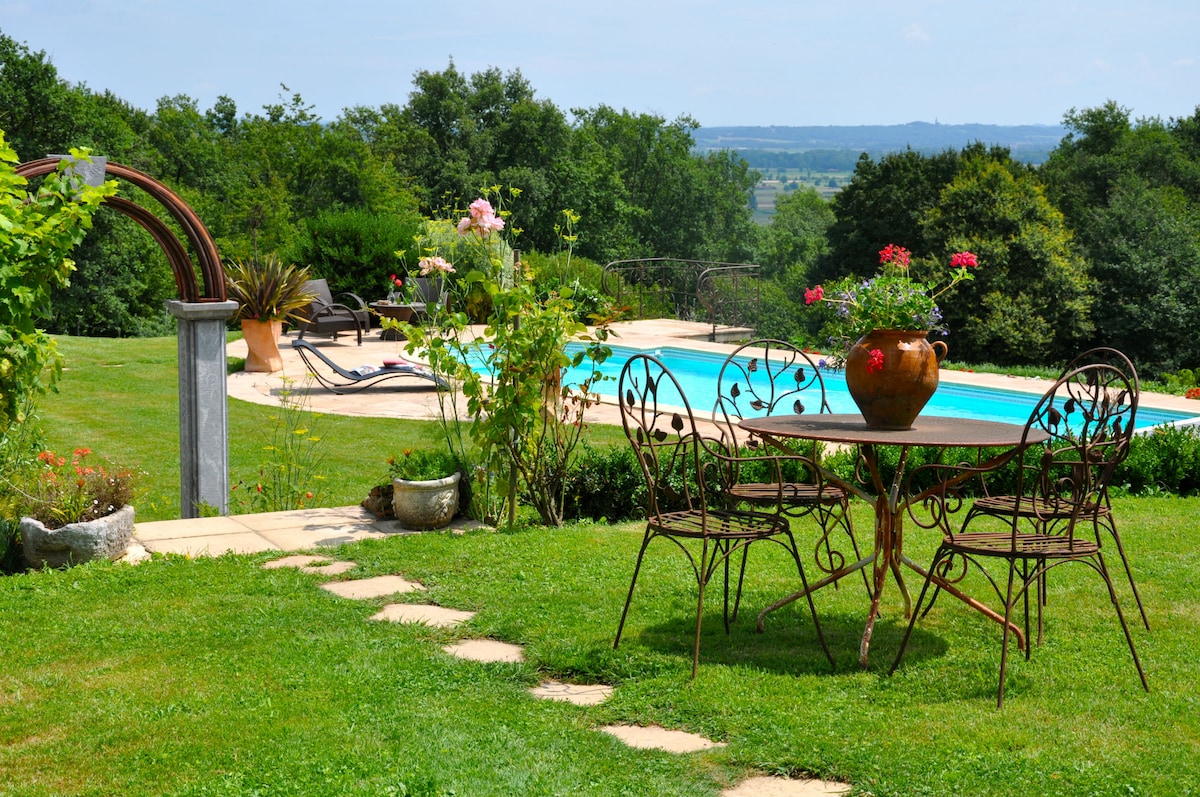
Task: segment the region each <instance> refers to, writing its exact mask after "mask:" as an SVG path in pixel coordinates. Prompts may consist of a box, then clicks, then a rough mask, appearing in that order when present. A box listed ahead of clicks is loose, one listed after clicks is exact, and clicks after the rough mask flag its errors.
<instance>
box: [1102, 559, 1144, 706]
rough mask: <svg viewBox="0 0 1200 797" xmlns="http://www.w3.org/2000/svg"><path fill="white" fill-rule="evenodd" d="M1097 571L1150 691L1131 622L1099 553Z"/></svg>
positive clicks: (1138, 668) (1139, 670) (1136, 664)
mask: <svg viewBox="0 0 1200 797" xmlns="http://www.w3.org/2000/svg"><path fill="white" fill-rule="evenodd" d="M1096 564H1097V571H1098V572H1099V573H1100V577H1101V578H1103V579H1104V585H1105V586H1106V587H1108V597H1109V600H1111V601H1112V605H1113V608H1114V609H1116V610H1117V620H1118V621H1120V623H1121V630H1122V631H1124V632H1125V642H1126V643H1128V645H1129V654H1130V655H1131V656H1133V666H1134V667H1137V671H1138V678H1140V679H1141V680H1142V688H1143V689H1145V690H1146V691H1147V692H1149V691H1150V684H1148V683H1147V682H1146V671H1145V670H1143V669H1142V660H1141V659H1139V658H1138V654H1137V649H1136V648H1135V647H1134V646H1133V635H1132V634H1130V633H1129V623H1127V622H1125V613H1124V612H1122V611H1121V603H1120V601H1118V600H1117V591H1116V590H1115V589H1113V585H1112V578H1111V577H1110V576H1109V574H1108V568H1107V567H1105V566H1104V557H1103V556H1100V555H1099V553H1097V555H1096Z"/></svg>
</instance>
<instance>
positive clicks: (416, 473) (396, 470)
mask: <svg viewBox="0 0 1200 797" xmlns="http://www.w3.org/2000/svg"><path fill="white" fill-rule="evenodd" d="M387 463H388V478H389V479H403V480H404V481H410V482H420V481H430V480H432V479H444V478H445V477H447V476H449V475H451V474H452V473H454V472H455V471H456V470H458V469H459V465H458V459H457V458H456V457H455V456H454V455H453V454H451V453H450V452H448V451H446V450H445V449H429V448H416V449H414V448H406V449H403V450H402V451H401V452H400V453H399V454H398V455H394V456H390V457H388V459H387Z"/></svg>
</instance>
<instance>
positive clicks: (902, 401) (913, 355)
mask: <svg viewBox="0 0 1200 797" xmlns="http://www.w3.org/2000/svg"><path fill="white" fill-rule="evenodd" d="M928 334H929V333H928V332H925V331H923V330H911V329H875V330H872V331H871V332H869V333H867V334H866V335H863V336H862V337H861V338H859V340H858V342H857V343H855V344H854V346H853V347H852V348H851V349H850V353H849V354H848V355H847V356H846V389H847V390H848V391H850V397H851V398H852V399H854V403H855V404H857V405H858V409H859V411H861V412H862V414H863V418H864V419H866V422H867V426H870V427H871V428H873V429H910V428H912V425H913V421H915V420H916V419H917V416H918V415H919V414H920V413H921V410H922V409H923V408H924V407H925V404H926V403H927V402H928V401H929V399H930V398H931V397H932V396H933V393H934V391H936V390H937V386H938V364H939V363H940V362H941V361H942V358H943V357H945V356H946V344H945V343H943V342H942V341H940V340H939V341H935V342H933V343H930V342H929V340H928ZM873 351H879V352H881V353H882V355H883V360H882V363H878V362H876V363H874V364H873V363H872V357H871V352H873ZM875 359H876V360H877V359H878V356H876V358H875Z"/></svg>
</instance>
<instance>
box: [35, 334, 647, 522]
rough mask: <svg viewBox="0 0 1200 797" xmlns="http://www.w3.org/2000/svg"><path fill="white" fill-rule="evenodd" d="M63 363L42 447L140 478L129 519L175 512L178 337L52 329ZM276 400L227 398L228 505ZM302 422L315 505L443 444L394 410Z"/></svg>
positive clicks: (247, 472)
mask: <svg viewBox="0 0 1200 797" xmlns="http://www.w3.org/2000/svg"><path fill="white" fill-rule="evenodd" d="M56 340H57V341H58V345H59V350H60V351H61V352H62V353H63V355H64V356H65V357H66V363H67V370H66V372H65V374H64V377H63V380H62V382H61V384H60V389H59V392H58V393H57V394H50V395H48V396H46V397H44V398H43V399H42V400H41V401H40V402H39V414H40V415H41V417H42V418H43V423H42V424H41V426H42V428H43V430H44V432H45V434H46V438H47V443H48V444H49V445H50V447H51V448H53V449H55V450H61V451H70V450H73V449H75V448H77V447H79V446H87V447H89V448H91V449H92V450H94V451H96V452H97V453H99V454H101V455H103V456H105V457H107V458H109V459H112V460H114V461H116V462H120V463H123V464H130V465H136V466H137V467H138V468H140V469H141V470H142V471H144V472H145V474H146V476H145V479H144V480H143V487H144V488H145V497H144V498H143V499H142V500H140V501H139V502H138V506H137V513H138V520H139V521H142V520H164V519H169V518H177V517H179V514H180V510H179V381H178V380H179V372H178V352H177V342H176V339H175V338H173V337H170V338H138V339H123V340H119V339H111V338H77V337H65V336H64V337H57V338H56ZM278 413H279V409H278V407H277V406H271V405H262V404H251V403H248V402H244V401H239V400H237V399H230V401H229V469H230V484H231V485H234V484H237V483H238V482H239V481H240V482H242V483H243V488H242V493H240V494H239V493H238V492H237V491H235V492H234V501H235V505H234V506H233V511H235V512H236V511H240V510H241V509H242V507H240V506H238V505H237V502H238V501H239V500H240V497H241V495H242V494H244V488H245V485H251V484H254V482H255V481H256V480H257V479H258V472H259V467H260V465H261V464H262V463H263V462H264V461H266V459H267V456H268V455H267V453H266V452H265V451H264V446H265V445H267V443H268V442H269V436H270V431H271V429H272V428H273V419H274V418H275V417H276V416H277V415H278ZM310 427H311V428H312V429H313V430H315V431H316V433H317V434H319V435H320V436H321V438H322V441H323V442H322V444H321V446H320V450H321V455H322V457H323V463H322V466H321V471H322V472H323V476H324V478H323V479H322V480H321V481H320V482H318V483H316V484H314V485H313V487H314V488H315V490H314V491H315V492H317V499H318V500H317V505H319V506H350V505H352V504H357V503H359V502H360V501H362V499H363V498H365V497H366V495H367V493H368V492H369V491H370V489H371V487H373V486H374V485H376V484H381V483H383V482H386V481H387V463H386V459H387V457H388V456H390V455H393V454H396V453H398V452H399V451H400V450H401V449H403V448H417V447H423V446H430V447H440V446H443V442H442V437H441V432H440V428H439V426H438V424H436V423H435V422H432V421H410V420H399V419H394V418H352V417H348V416H342V415H317V416H315V417H314V418H313V419H312V423H311V424H310ZM589 440H591V441H592V442H597V441H598V442H599V443H600V444H604V443H606V442H620V443H622V444H623V443H624V436H623V435H622V432H621V430H620V429H619V428H615V427H597V428H596V429H595V430H593V432H592V433H590V435H589Z"/></svg>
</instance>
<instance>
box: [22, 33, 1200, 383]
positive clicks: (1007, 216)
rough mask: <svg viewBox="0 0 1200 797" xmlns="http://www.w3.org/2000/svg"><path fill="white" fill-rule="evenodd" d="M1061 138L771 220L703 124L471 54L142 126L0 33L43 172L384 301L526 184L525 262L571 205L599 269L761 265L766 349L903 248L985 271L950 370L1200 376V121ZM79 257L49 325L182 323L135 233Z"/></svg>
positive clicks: (1100, 121) (1116, 112)
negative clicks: (82, 162)
mask: <svg viewBox="0 0 1200 797" xmlns="http://www.w3.org/2000/svg"><path fill="white" fill-rule="evenodd" d="M1064 126H1065V128H1066V129H1067V130H1068V133H1067V135H1066V136H1065V137H1064V138H1063V139H1062V141H1061V142H1060V143H1059V145H1058V146H1057V147H1056V148H1055V149H1054V150H1053V151H1052V152H1051V154H1050V156H1049V158H1048V159H1047V160H1046V161H1045V163H1043V164H1041V165H1039V166H1036V167H1035V166H1031V165H1029V164H1027V163H1024V162H1021V161H1018V160H1016V159H1014V158H1013V157H1012V155H1011V153H1010V152H1009V151H1008V150H1007V149H1005V148H1002V147H985V146H984V145H982V144H975V145H970V146H968V147H965V148H963V149H961V150H953V149H947V150H944V151H941V152H935V153H925V152H919V151H915V150H912V149H908V150H904V151H898V152H892V153H888V154H884V155H882V156H871V155H866V154H863V155H860V156H859V157H858V159H857V160H856V161H855V162H854V164H853V169H854V171H853V177H852V179H851V180H850V182H849V184H848V185H847V186H846V187H845V188H844V189H843V190H842V191H841V192H840V193H839V194H838V195H837V196H835V197H834V199H833V200H832V201H829V202H827V201H825V200H823V199H822V198H821V197H820V196H818V195H817V194H816V193H815V192H813V191H811V190H810V191H799V192H796V193H794V194H791V195H788V196H786V197H781V198H780V200H779V204H778V206H777V212H776V214H775V216H774V217H773V220H772V221H771V223H770V224H769V225H768V226H766V227H759V226H757V225H755V224H754V223H753V220H752V212H751V209H750V200H751V196H752V191H753V187H754V185H755V183H756V182H757V180H758V177H759V175H758V174H757V173H756V172H755V171H754V170H753V169H751V168H750V166H749V165H748V163H747V161H746V160H745V159H744V158H743V157H741V156H740V155H738V154H736V153H734V152H731V151H728V150H712V151H707V152H700V151H698V149H697V147H696V146H695V135H694V134H695V131H696V130H697V128H698V125H697V124H696V122H695V121H694V120H692V119H690V118H687V117H680V118H678V119H674V120H666V119H663V118H661V117H658V116H654V115H650V114H637V113H631V112H629V111H627V110H616V109H614V108H611V107H607V106H599V107H595V108H587V109H571V110H570V111H569V113H568V112H564V111H563V110H562V109H560V108H559V107H557V106H556V105H555V104H554V103H553V102H551V101H550V100H548V99H544V98H540V97H538V96H537V94H536V92H535V91H534V89H533V87H532V86H531V85H530V84H529V82H528V81H527V80H526V79H525V78H524V77H523V76H522V75H521V73H520V72H519V71H512V72H508V73H504V72H502V71H500V70H498V69H488V70H484V71H482V72H477V73H474V74H465V73H463V72H461V71H459V70H458V68H457V67H456V66H455V64H454V63H453V61H451V62H450V63H449V64H448V66H447V67H446V68H445V69H443V70H441V71H426V70H420V71H418V72H417V73H416V74H415V75H414V76H413V79H412V86H411V90H410V91H409V94H408V96H407V99H406V100H405V101H404V102H403V103H400V102H396V103H385V104H383V105H381V106H379V107H362V106H359V107H353V108H347V109H345V110H343V111H342V113H341V114H340V115H339V116H338V117H337V118H336V119H334V120H332V121H326V120H323V119H320V118H319V117H318V116H316V114H315V113H314V111H313V108H312V107H311V106H310V105H307V104H306V103H305V102H304V100H303V97H302V96H301V94H300V93H298V92H293V91H291V90H290V89H288V88H287V87H286V86H284V87H281V92H280V96H279V99H278V102H276V103H273V104H270V105H267V106H265V107H263V108H262V109H261V110H260V111H257V112H239V109H238V108H237V106H236V105H235V103H234V102H233V100H231V99H230V98H228V97H226V96H221V97H219V98H218V99H217V101H216V102H214V104H213V106H212V107H211V108H207V109H201V108H200V107H199V106H198V104H197V102H196V101H195V100H193V99H191V98H189V97H187V96H184V95H177V96H173V97H163V98H162V99H160V100H159V101H158V103H157V107H156V108H155V109H154V110H152V111H147V110H142V109H138V108H135V107H133V106H131V105H130V104H129V103H127V102H125V101H123V100H122V99H121V98H119V97H117V96H116V95H114V94H113V93H111V92H109V91H104V92H97V91H93V90H92V89H90V88H89V87H88V86H86V85H83V84H75V85H72V84H70V83H67V82H66V81H64V80H63V79H62V78H61V77H60V76H59V75H58V74H57V72H56V70H55V68H54V66H53V65H52V64H51V63H49V62H48V60H47V59H46V56H45V54H44V53H40V52H33V51H31V50H29V49H28V47H26V46H25V45H23V44H20V43H18V42H15V41H13V40H12V39H10V38H8V37H5V36H4V35H3V34H2V33H0V130H4V131H5V135H6V137H7V140H8V141H9V142H10V144H11V145H12V146H13V148H14V149H15V150H16V151H17V153H18V155H19V156H20V157H21V158H22V159H23V160H30V159H33V158H37V157H41V156H43V155H45V154H47V153H54V152H66V151H67V150H68V148H69V147H72V146H87V147H90V148H91V149H92V150H93V151H94V152H96V153H97V154H102V155H106V156H107V157H109V158H110V159H112V160H115V161H119V162H121V163H124V164H127V165H129V166H132V167H134V168H137V169H140V170H142V171H145V172H147V173H148V174H151V175H153V176H154V177H156V178H158V179H160V180H162V181H163V182H165V183H167V184H168V185H169V186H171V187H172V188H173V189H174V190H176V191H177V192H178V193H180V194H181V195H182V196H183V197H184V199H185V200H187V201H188V203H189V204H190V205H191V206H192V207H193V208H194V209H195V210H196V212H197V213H198V214H199V215H200V217H201V218H202V219H203V220H204V222H205V224H206V225H207V226H208V227H209V229H210V231H211V232H212V233H213V236H214V238H215V239H216V241H217V244H218V247H219V249H220V251H221V252H222V254H223V255H224V256H226V257H231V258H249V257H254V256H256V255H259V254H265V253H276V254H278V255H280V256H281V257H284V258H286V259H291V260H295V261H296V262H303V263H306V264H310V265H312V267H313V269H314V271H315V272H316V273H317V274H318V275H320V276H325V277H327V278H329V279H330V281H331V284H332V285H333V286H334V287H335V288H337V289H339V290H346V289H350V290H355V291H356V292H360V293H363V294H364V295H366V297H367V298H376V297H377V295H381V292H382V291H383V290H384V289H385V286H386V278H387V275H388V274H389V273H390V272H392V271H395V270H396V267H397V263H398V261H397V259H396V256H395V254H394V253H395V252H396V251H398V250H399V251H406V252H408V253H409V254H408V256H407V258H406V259H407V260H408V261H409V262H410V265H411V264H415V262H416V259H417V257H419V253H418V252H416V251H413V247H414V246H415V244H414V239H415V236H416V234H417V233H418V232H419V231H420V229H421V226H422V224H423V221H424V219H427V218H446V217H449V216H450V215H452V214H453V212H454V211H455V210H456V209H460V208H462V207H465V206H466V204H467V203H469V202H470V201H471V200H472V199H473V198H475V197H476V196H480V195H481V194H482V193H483V192H484V191H485V190H486V189H487V188H488V187H490V186H496V185H504V186H512V187H518V188H520V189H521V191H520V194H519V195H518V196H517V197H515V198H514V199H513V201H512V202H511V203H510V204H509V206H508V208H507V210H510V211H511V213H512V215H511V216H510V218H511V219H512V220H513V225H512V226H513V227H514V228H516V229H515V231H519V239H518V242H517V243H516V245H518V246H519V247H520V248H521V249H522V250H523V251H538V252H549V251H553V250H554V249H555V247H556V246H557V245H558V241H559V234H560V226H561V224H560V219H561V212H562V211H563V210H564V209H568V208H569V209H571V210H573V211H574V212H575V213H577V214H578V215H579V220H578V222H577V223H576V224H575V227H574V229H573V234H574V235H575V236H576V243H575V249H574V251H575V254H576V256H577V257H578V258H581V261H580V262H587V261H589V260H590V261H592V262H595V263H600V264H603V263H605V262H608V261H610V260H616V259H625V258H632V257H644V256H667V257H677V258H687V259H709V260H722V261H732V262H757V263H760V264H761V265H762V266H763V274H764V285H763V297H764V298H763V305H764V307H766V308H769V309H768V310H767V311H764V312H763V313H762V317H761V318H760V319H759V322H760V323H759V328H760V332H764V333H766V334H772V335H776V336H780V337H786V338H792V339H798V340H801V341H804V342H807V343H812V344H814V345H819V344H820V343H821V341H820V340H819V339H818V338H817V335H818V331H817V330H816V329H815V328H814V326H813V319H812V318H810V314H808V313H806V312H805V309H804V303H803V294H804V288H805V287H807V286H810V285H813V284H816V283H818V282H820V281H822V280H827V279H831V278H834V277H837V276H842V275H846V274H859V275H863V276H864V277H865V276H869V275H871V274H872V273H874V271H875V268H876V266H877V261H878V256H877V252H878V251H879V250H880V249H882V248H883V247H884V246H886V245H887V244H888V243H897V244H900V245H903V246H905V247H907V248H909V249H911V250H912V251H913V252H914V255H916V256H917V257H918V258H924V259H925V260H928V261H934V260H937V259H939V258H941V257H942V256H943V255H944V254H947V253H949V252H950V251H961V250H964V249H968V250H971V251H973V252H975V253H976V254H978V255H979V259H980V262H981V268H980V271H979V273H978V276H977V279H976V280H975V281H974V282H972V283H968V284H964V285H963V286H960V287H959V288H958V289H957V290H956V293H955V294H954V295H953V296H951V297H949V298H948V300H947V301H946V302H945V303H944V304H945V306H944V307H943V308H942V309H943V312H944V314H945V317H946V320H947V322H948V324H949V326H950V329H951V335H952V337H951V339H950V340H951V341H952V347H953V351H954V354H953V356H954V358H955V359H959V360H967V361H974V362H983V361H986V362H992V363H996V364H1017V363H1033V364H1054V363H1058V362H1062V361H1064V360H1065V359H1067V358H1068V357H1069V356H1070V355H1071V354H1072V353H1074V352H1075V351H1077V350H1079V349H1080V348H1082V347H1084V346H1087V345H1090V344H1095V343H1106V344H1109V345H1115V346H1118V347H1119V348H1122V349H1123V350H1125V351H1127V352H1128V353H1130V354H1131V355H1132V356H1133V357H1134V359H1135V361H1137V362H1138V364H1139V366H1141V367H1142V368H1144V369H1148V370H1149V371H1151V372H1153V371H1175V370H1178V369H1182V368H1195V367H1197V366H1198V365H1200V342H1198V341H1197V340H1196V338H1195V336H1194V335H1193V334H1192V330H1194V329H1196V328H1197V327H1198V323H1197V322H1198V321H1200V318H1198V317H1197V316H1198V315H1200V301H1198V299H1200V297H1198V296H1196V293H1197V291H1200V216H1198V214H1197V207H1198V205H1197V202H1198V192H1200V109H1198V110H1197V113H1196V114H1195V115H1194V116H1192V117H1189V118H1184V119H1170V120H1166V121H1163V120H1160V119H1157V118H1151V119H1136V120H1135V119H1133V118H1132V117H1131V114H1130V112H1129V111H1128V110H1127V109H1125V108H1122V107H1120V106H1118V105H1117V104H1115V103H1113V102H1109V103H1106V104H1105V105H1104V106H1102V107H1099V108H1091V109H1084V110H1075V109H1072V110H1071V111H1068V112H1067V113H1066V114H1065V117H1064ZM135 199H136V197H135ZM148 204H149V203H148ZM76 260H77V262H78V266H79V270H78V272H77V273H76V274H75V276H74V278H73V280H72V285H71V287H70V288H68V289H65V290H63V291H60V292H59V293H58V294H57V295H56V296H55V297H54V300H53V304H52V308H51V317H50V319H49V320H48V322H47V328H48V329H49V330H50V331H52V332H63V333H73V334H94V335H135V334H160V333H163V332H166V331H167V330H169V328H170V327H169V324H170V321H169V319H168V318H167V317H166V316H165V313H164V312H163V310H162V304H163V301H164V300H165V299H168V298H172V296H173V295H174V286H173V280H172V277H171V273H170V270H169V268H168V267H167V265H166V263H165V259H163V258H162V257H161V256H160V255H159V253H158V252H157V251H156V248H155V245H154V244H153V242H152V241H150V239H149V237H148V236H146V235H145V234H144V233H143V232H142V231H141V229H140V228H138V227H136V225H135V224H133V223H132V222H131V221H129V220H128V219H126V218H124V217H123V216H121V215H120V214H116V213H112V212H107V211H102V212H101V213H99V214H97V217H96V220H95V230H94V231H93V233H92V234H91V235H89V236H88V238H87V239H86V241H85V242H84V244H83V245H82V246H81V247H80V249H79V250H78V251H77V252H76Z"/></svg>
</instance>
